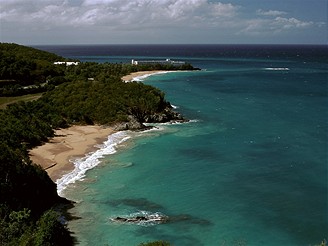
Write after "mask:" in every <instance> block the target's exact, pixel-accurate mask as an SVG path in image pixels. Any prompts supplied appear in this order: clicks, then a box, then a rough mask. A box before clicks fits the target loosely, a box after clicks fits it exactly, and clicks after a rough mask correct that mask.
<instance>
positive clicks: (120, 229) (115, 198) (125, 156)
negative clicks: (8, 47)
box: [37, 45, 328, 246]
mask: <svg viewBox="0 0 328 246" xmlns="http://www.w3.org/2000/svg"><path fill="white" fill-rule="evenodd" d="M37 48H41V49H44V50H47V51H51V52H54V53H56V54H59V55H62V56H64V57H70V58H74V59H79V60H81V61H93V62H101V63H102V62H113V63H121V62H122V63H129V62H130V61H131V59H156V58H158V59H163V58H165V59H166V58H171V59H173V60H183V61H186V62H189V63H191V64H193V65H194V66H195V67H199V68H201V69H202V70H201V71H193V72H174V73H166V74H160V75H153V76H150V77H147V78H145V79H143V81H142V82H143V83H146V84H149V85H153V86H155V87H158V88H160V89H161V90H163V91H164V92H165V94H166V98H167V100H169V101H170V102H171V103H172V104H173V105H174V106H176V108H177V109H176V110H178V111H179V112H181V113H182V114H183V115H184V116H185V117H187V118H188V119H191V122H189V123H185V124H164V125H157V128H156V129H154V130H152V131H147V132H138V133H132V132H120V133H117V134H116V135H114V136H112V137H111V138H110V139H109V140H108V141H107V142H106V143H105V144H104V145H103V146H101V148H100V150H99V151H104V150H107V152H106V151H105V152H101V153H100V154H99V153H93V154H92V153H90V154H89V155H88V156H87V157H85V158H83V159H81V160H76V163H77V165H78V164H79V163H80V164H81V163H84V164H85V165H86V166H88V163H89V162H90V161H92V160H94V159H97V160H98V161H99V162H97V166H96V167H94V168H93V169H90V170H89V171H87V172H86V175H85V177H84V178H83V179H81V180H79V181H76V182H75V183H73V184H70V185H67V186H65V187H66V189H64V190H61V194H62V195H64V196H65V197H67V198H69V199H72V200H74V201H76V202H77V203H76V206H75V207H74V208H73V209H72V210H71V213H73V215H75V216H76V217H79V219H77V220H73V221H71V222H69V224H68V226H69V228H70V229H71V230H72V231H73V232H74V233H75V236H76V237H77V239H78V242H79V245H111V246H122V245H123V246H124V245H135V246H136V245H138V244H140V243H141V242H149V241H154V240H165V241H169V242H170V243H171V244H172V245H175V246H190V245H195V246H201V245H206V246H207V245H208V246H212V245H220V246H221V245H222V246H223V245H266V246H271V245H272V246H277V245H287V246H288V245H291V246H292V245H295V246H296V245H297V246H298V245H315V244H319V243H320V242H321V241H322V240H324V239H328V204H327V203H328V196H327V194H328V192H327V191H328V188H327V186H328V185H327V184H328V182H327V181H328V180H327V175H328V171H327V169H328V129H327V126H328V124H327V123H328V65H327V62H328V48H327V46H267V45H253V46H251V45H248V46H242V45H240V46H234V45H98V46H87V45H85V46H42V47H37ZM140 80H142V79H140ZM143 214H147V215H150V216H151V215H152V216H157V215H165V216H168V217H169V218H170V220H169V221H168V223H165V224H156V223H153V224H152V223H139V224H124V223H123V224H120V223H117V222H113V221H111V218H113V217H117V216H121V217H124V216H125V217H127V216H133V215H143Z"/></svg>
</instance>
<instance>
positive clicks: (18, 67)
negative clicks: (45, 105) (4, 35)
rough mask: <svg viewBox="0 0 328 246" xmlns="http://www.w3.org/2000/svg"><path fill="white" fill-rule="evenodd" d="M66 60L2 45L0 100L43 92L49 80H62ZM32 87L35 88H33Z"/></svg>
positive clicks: (14, 45)
mask: <svg viewBox="0 0 328 246" xmlns="http://www.w3.org/2000/svg"><path fill="white" fill-rule="evenodd" d="M63 60H65V59H64V58H63V57H60V56H57V55H55V54H51V53H48V52H45V51H41V50H37V49H34V48H30V47H26V46H22V45H18V44H8V43H0V96H17V95H24V94H28V93H37V92H40V91H44V90H45V88H41V87H42V86H40V85H42V84H44V83H46V82H47V80H48V79H49V78H52V77H57V76H63V75H64V72H65V67H64V66H56V65H54V64H53V63H54V62H55V61H63ZM32 85H33V86H32Z"/></svg>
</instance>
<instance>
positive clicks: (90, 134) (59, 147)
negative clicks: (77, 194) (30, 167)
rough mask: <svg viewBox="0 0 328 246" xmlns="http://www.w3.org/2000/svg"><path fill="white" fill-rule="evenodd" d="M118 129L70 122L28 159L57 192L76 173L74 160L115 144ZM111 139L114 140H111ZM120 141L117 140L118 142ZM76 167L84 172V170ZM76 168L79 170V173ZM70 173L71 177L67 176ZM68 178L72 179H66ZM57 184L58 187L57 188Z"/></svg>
mask: <svg viewBox="0 0 328 246" xmlns="http://www.w3.org/2000/svg"><path fill="white" fill-rule="evenodd" d="M168 72H174V71H159V70H156V71H141V72H135V73H131V74H129V75H126V76H123V77H122V80H123V81H125V82H130V81H133V80H135V79H136V80H139V79H140V80H141V79H144V78H146V77H148V76H151V75H154V74H162V73H168ZM115 133H117V131H115V130H114V128H113V127H104V126H100V125H84V126H81V125H73V126H70V127H68V128H65V129H57V130H55V136H54V137H53V138H51V139H50V140H49V142H46V143H44V144H43V145H40V146H37V147H35V148H33V149H31V150H30V151H29V155H30V159H31V160H32V162H33V163H35V164H36V165H39V166H41V167H42V168H43V169H44V170H45V171H46V172H47V173H48V175H49V177H50V178H51V179H52V181H53V182H55V183H57V190H58V193H60V192H61V191H62V190H63V189H64V188H65V187H66V185H67V184H69V183H72V182H74V180H75V177H72V176H74V175H78V174H76V172H77V170H76V168H77V169H80V168H79V167H76V163H75V161H76V160H82V159H83V158H86V157H87V155H92V154H95V153H96V152H97V151H98V150H100V151H101V148H102V146H101V145H106V142H108V141H109V142H110V144H109V145H111V144H117V139H115V138H116V136H114V135H115ZM111 138H113V139H115V140H111ZM119 141H120V140H118V142H119ZM88 169H90V167H89V168H88V167H87V168H85V170H79V171H80V172H81V171H82V172H81V173H80V175H83V174H84V172H85V171H86V170H88ZM79 171H78V172H79ZM69 176H71V177H69ZM78 176H79V175H78ZM67 179H71V180H68V181H67ZM58 186H60V187H58Z"/></svg>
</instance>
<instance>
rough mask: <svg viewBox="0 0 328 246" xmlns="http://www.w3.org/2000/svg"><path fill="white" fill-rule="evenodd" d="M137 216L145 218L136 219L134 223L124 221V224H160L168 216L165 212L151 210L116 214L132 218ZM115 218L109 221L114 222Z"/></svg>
mask: <svg viewBox="0 0 328 246" xmlns="http://www.w3.org/2000/svg"><path fill="white" fill-rule="evenodd" d="M138 216H143V217H146V218H147V220H145V221H138V222H136V223H126V224H135V225H140V226H154V225H158V224H161V223H163V222H165V220H167V219H168V216H166V215H165V214H163V213H161V212H155V213H153V212H149V211H138V212H135V213H131V214H128V215H124V216H118V217H123V218H127V219H132V218H135V217H138ZM115 218H116V217H114V218H110V221H112V222H116V220H115Z"/></svg>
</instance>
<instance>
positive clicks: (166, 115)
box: [113, 107, 188, 131]
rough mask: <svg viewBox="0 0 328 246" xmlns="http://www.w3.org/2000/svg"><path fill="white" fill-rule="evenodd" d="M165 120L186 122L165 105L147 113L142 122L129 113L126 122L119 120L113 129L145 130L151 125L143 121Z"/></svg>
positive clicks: (162, 121) (158, 121)
mask: <svg viewBox="0 0 328 246" xmlns="http://www.w3.org/2000/svg"><path fill="white" fill-rule="evenodd" d="M167 122H172V123H175V122H188V120H187V119H185V118H184V117H183V116H182V115H181V114H180V113H178V112H175V111H173V109H172V108H171V107H167V108H165V109H164V110H163V112H161V113H154V114H152V115H147V116H146V117H145V119H144V121H143V122H140V121H138V120H137V119H136V118H135V117H133V116H132V115H130V116H129V117H128V121H127V122H120V123H117V124H115V125H114V126H113V127H114V130H116V131H125V130H133V131H136V130H147V129H151V128H152V127H151V126H145V125H144V124H143V123H167Z"/></svg>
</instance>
